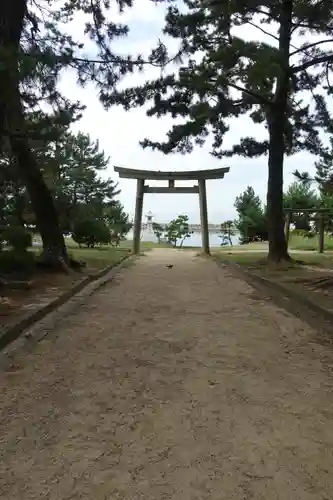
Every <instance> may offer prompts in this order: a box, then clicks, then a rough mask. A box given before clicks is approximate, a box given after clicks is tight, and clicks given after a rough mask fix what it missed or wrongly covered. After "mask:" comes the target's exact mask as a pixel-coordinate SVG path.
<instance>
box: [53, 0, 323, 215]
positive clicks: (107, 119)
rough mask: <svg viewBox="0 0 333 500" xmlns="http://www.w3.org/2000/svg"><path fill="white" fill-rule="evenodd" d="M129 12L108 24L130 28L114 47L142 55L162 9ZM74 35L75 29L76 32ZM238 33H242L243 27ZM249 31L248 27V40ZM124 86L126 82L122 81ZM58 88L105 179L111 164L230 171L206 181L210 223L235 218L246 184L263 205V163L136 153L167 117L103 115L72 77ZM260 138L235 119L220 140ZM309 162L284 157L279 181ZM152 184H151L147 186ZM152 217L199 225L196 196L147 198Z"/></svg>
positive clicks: (202, 152)
mask: <svg viewBox="0 0 333 500" xmlns="http://www.w3.org/2000/svg"><path fill="white" fill-rule="evenodd" d="M134 3H135V6H134V8H133V9H129V10H126V11H125V13H124V14H123V15H122V16H121V15H118V14H117V15H115V18H114V19H113V20H115V21H118V20H123V21H124V22H128V23H130V25H133V26H135V37H134V38H135V40H133V39H131V38H129V39H128V40H124V41H122V42H121V43H120V42H118V46H119V47H120V48H122V51H123V50H124V51H127V50H129V49H130V50H129V52H131V51H133V52H134V53H135V52H143V53H148V52H149V49H150V48H151V47H152V46H154V45H155V43H156V40H157V38H158V32H159V30H160V27H161V26H162V24H163V9H161V7H157V6H156V5H155V4H153V2H151V1H149V0H136V2H134ZM80 22H81V23H82V19H81V21H80ZM147 23H149V24H150V26H153V27H154V29H153V30H152V32H148V31H147V30H146V29H142V30H141V31H140V26H141V25H143V26H147ZM76 32H77V33H78V32H79V30H78V29H77V30H76ZM243 33H244V28H243ZM252 34H253V30H252V28H251V35H252ZM154 72H155V73H156V70H149V73H147V72H146V73H144V74H142V75H135V76H131V77H130V79H129V80H128V82H130V84H135V83H138V82H139V81H143V80H144V78H146V77H147V75H149V77H151V76H152V74H153V73H154ZM126 83H127V82H126ZM61 87H62V89H63V90H64V92H65V93H66V95H67V96H68V97H70V98H73V99H79V100H81V101H82V102H83V103H84V104H85V105H86V106H87V110H86V112H85V114H84V117H83V119H82V120H81V122H80V123H79V124H78V125H77V126H76V128H79V129H80V130H82V131H84V132H87V133H89V134H90V135H91V136H92V137H93V138H96V139H99V141H100V145H101V147H102V148H103V149H104V150H105V151H106V153H107V154H108V155H109V156H110V157H111V163H110V168H109V171H108V173H107V174H108V175H109V176H113V177H114V178H116V177H115V174H114V172H113V168H112V165H122V166H127V167H132V168H142V169H143V168H144V169H151V170H155V169H156V170H195V169H204V168H216V167H219V166H230V172H229V173H228V174H227V175H226V176H225V178H224V179H223V180H220V181H208V183H207V192H208V210H209V218H210V221H211V222H215V223H218V222H220V221H222V220H225V219H227V218H232V217H234V215H235V211H234V207H233V204H234V200H235V198H236V196H237V195H238V194H240V192H242V191H243V190H244V189H245V188H246V187H247V186H248V185H252V186H253V187H254V189H255V190H256V191H257V192H258V194H259V195H260V196H261V197H262V199H263V201H265V194H266V182H267V158H265V157H262V158H256V159H246V158H238V157H234V158H230V159H226V160H223V161H220V160H217V159H214V158H213V157H212V156H211V155H210V154H209V145H206V146H205V147H203V148H201V149H196V150H195V151H194V152H193V153H192V154H191V155H188V156H182V155H180V154H175V155H171V156H164V155H162V154H161V153H158V152H153V151H150V150H142V149H141V147H140V146H139V141H140V140H141V139H143V138H144V137H150V138H154V137H158V138H163V135H164V134H165V132H166V131H167V130H169V129H170V127H171V126H172V120H171V119H170V118H169V117H163V118H160V119H157V118H148V117H146V116H145V112H144V110H143V109H135V110H132V111H130V112H125V111H123V110H122V109H121V108H119V107H113V108H112V109H110V110H109V111H107V112H106V111H105V110H104V109H103V108H102V106H101V105H100V103H99V101H98V99H97V92H96V91H95V89H94V88H93V86H92V85H89V86H87V87H86V88H85V89H82V88H79V87H78V86H77V85H76V83H75V77H74V75H73V74H71V73H68V74H66V75H65V76H64V78H63V81H62V83H61ZM257 132H258V134H260V135H262V134H265V133H266V132H265V130H264V129H263V128H260V127H256V128H255V127H254V125H253V123H252V121H251V120H249V119H246V118H239V119H237V122H235V123H234V124H233V127H232V131H231V132H230V134H229V135H228V136H227V138H226V146H231V145H232V144H233V143H235V142H236V141H237V140H238V139H239V138H240V137H242V136H244V135H256V134H257ZM313 165H314V159H313V158H312V157H311V156H309V155H307V154H305V153H302V154H298V155H295V156H293V157H291V158H287V159H286V162H285V182H286V183H287V184H288V183H290V182H291V181H292V180H293V177H292V172H293V171H294V170H295V169H299V170H302V171H304V170H309V171H313V168H314V167H313ZM151 184H153V183H151ZM119 185H120V187H121V189H122V193H121V201H122V202H123V203H124V205H125V208H126V210H127V211H128V212H130V213H131V214H133V213H134V203H135V188H136V184H135V181H134V180H120V181H119ZM149 210H151V211H152V212H153V214H154V215H155V218H156V220H160V221H167V220H170V218H172V217H174V216H175V215H177V214H179V213H187V214H189V216H190V219H191V220H192V221H193V222H198V221H199V207H198V200H197V197H196V195H178V196H177V195H160V196H159V195H148V196H146V199H145V204H144V213H147V212H148V211H149Z"/></svg>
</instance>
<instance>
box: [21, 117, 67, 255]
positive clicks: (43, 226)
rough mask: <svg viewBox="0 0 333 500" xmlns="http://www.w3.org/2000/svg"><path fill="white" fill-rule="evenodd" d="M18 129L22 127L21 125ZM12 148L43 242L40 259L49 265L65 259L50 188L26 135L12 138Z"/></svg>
mask: <svg viewBox="0 0 333 500" xmlns="http://www.w3.org/2000/svg"><path fill="white" fill-rule="evenodd" d="M20 130H22V129H21V127H20ZM11 147H12V151H13V153H14V155H15V156H16V158H17V162H18V165H19V173H20V176H21V177H22V179H23V180H24V182H25V184H26V186H27V191H28V193H29V197H30V200H31V205H32V208H33V211H34V212H35V215H36V225H37V227H38V230H39V232H40V235H41V238H42V241H43V259H44V260H45V261H46V262H47V263H50V265H53V264H55V265H57V263H59V261H65V262H67V260H68V255H67V249H66V245H65V240H64V236H63V234H62V231H61V229H60V226H59V221H58V214H57V211H56V208H55V205H54V201H53V198H52V195H51V192H50V190H49V189H48V187H47V186H46V184H45V181H44V179H43V176H42V173H41V172H40V169H39V167H38V165H37V164H36V159H35V157H34V155H33V153H32V151H31V149H30V147H29V145H28V143H27V139H26V138H25V137H17V136H13V137H11Z"/></svg>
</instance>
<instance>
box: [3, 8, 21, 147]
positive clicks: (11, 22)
mask: <svg viewBox="0 0 333 500" xmlns="http://www.w3.org/2000/svg"><path fill="white" fill-rule="evenodd" d="M26 3H27V0H1V1H0V60H1V64H0V151H1V149H2V146H3V139H4V137H5V135H7V131H6V128H7V127H6V116H7V107H8V103H9V96H8V92H9V91H10V74H11V70H12V69H13V68H12V66H13V65H14V68H15V69H16V68H17V54H18V50H19V46H20V39H21V33H22V29H23V22H24V16H25V13H26V7H27V6H26Z"/></svg>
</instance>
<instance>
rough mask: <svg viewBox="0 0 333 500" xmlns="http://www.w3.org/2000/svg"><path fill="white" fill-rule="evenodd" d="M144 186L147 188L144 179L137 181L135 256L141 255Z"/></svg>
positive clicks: (134, 233) (134, 235) (134, 230)
mask: <svg viewBox="0 0 333 500" xmlns="http://www.w3.org/2000/svg"><path fill="white" fill-rule="evenodd" d="M144 186H145V181H144V179H137V184H136V202H135V218H134V229H133V253H134V254H135V255H137V254H139V253H140V239H141V238H140V236H141V222H142V209H143V196H144Z"/></svg>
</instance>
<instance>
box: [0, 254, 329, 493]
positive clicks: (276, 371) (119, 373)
mask: <svg viewBox="0 0 333 500" xmlns="http://www.w3.org/2000/svg"><path fill="white" fill-rule="evenodd" d="M166 264H174V267H173V268H172V269H168V268H167V267H166ZM331 359H332V348H331V347H330V346H329V345H327V344H324V343H321V342H320V336H319V334H318V333H316V332H315V331H314V330H311V329H310V327H308V326H306V325H305V324H303V323H302V322H301V321H300V320H298V319H297V318H294V317H292V316H290V315H288V314H287V313H286V312H284V311H283V310H280V309H277V308H276V307H275V306H274V305H273V304H272V303H271V302H269V301H267V300H266V299H265V298H263V297H260V296H258V295H257V294H256V292H254V290H253V289H252V288H251V287H250V286H248V285H247V284H245V283H244V282H243V281H241V280H239V279H237V278H234V277H233V276H231V275H230V274H228V271H226V270H221V269H219V268H217V266H216V264H215V263H214V262H212V261H210V260H208V259H203V258H199V257H196V256H195V254H194V253H191V252H189V251H186V252H177V251H172V250H165V249H164V250H154V251H152V252H149V254H147V256H145V257H142V258H140V259H139V260H138V262H137V263H136V264H135V265H134V266H133V267H132V268H127V269H123V270H122V271H121V272H120V274H119V275H118V277H117V279H116V283H110V284H109V285H107V286H106V287H105V288H103V289H101V291H100V292H99V293H97V294H95V295H94V296H92V297H91V298H90V299H89V300H88V301H87V302H86V304H85V305H84V306H82V307H81V309H80V310H79V311H78V312H77V314H75V315H73V316H72V317H70V318H66V319H65V318H64V319H63V321H62V323H61V324H60V325H58V327H57V329H56V330H55V331H54V332H52V333H51V334H50V335H49V336H48V337H47V338H46V339H45V340H44V341H43V342H41V343H40V344H39V345H38V346H37V347H36V349H35V350H34V351H33V352H31V353H30V354H26V355H25V356H23V355H22V356H21V357H19V358H18V360H17V361H16V369H15V370H13V371H11V372H7V373H0V378H1V387H0V408H1V412H0V498H1V499H6V500H7V499H8V500H9V499H10V500H12V499H15V500H32V499H34V500H37V499H43V500H70V499H71V500H73V499H84V500H167V499H172V500H206V499H207V500H208V499H209V500H231V499H237V500H249V499H255V500H261V499H262V500H263V499H265V500H275V499H279V500H300V499H302V500H324V499H325V500H329V499H331V498H332V491H333V394H332V391H333V380H332V373H333V371H332V364H331Z"/></svg>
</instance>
